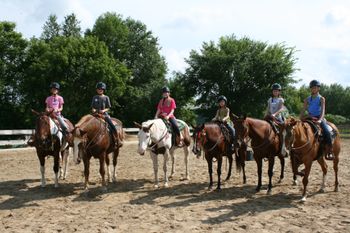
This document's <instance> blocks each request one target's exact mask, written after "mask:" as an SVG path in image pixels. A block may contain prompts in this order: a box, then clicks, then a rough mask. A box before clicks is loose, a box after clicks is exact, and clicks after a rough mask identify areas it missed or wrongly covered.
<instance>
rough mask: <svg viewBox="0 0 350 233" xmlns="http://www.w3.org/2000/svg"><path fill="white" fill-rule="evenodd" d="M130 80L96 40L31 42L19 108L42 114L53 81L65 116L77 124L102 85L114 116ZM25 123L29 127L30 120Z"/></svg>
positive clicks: (61, 39) (92, 38)
mask: <svg viewBox="0 0 350 233" xmlns="http://www.w3.org/2000/svg"><path fill="white" fill-rule="evenodd" d="M129 77H130V73H129V71H128V70H127V68H126V67H125V66H124V65H123V64H122V63H120V62H118V61H116V60H115V59H114V58H113V57H112V56H111V55H110V53H109V52H108V49H107V47H106V46H105V44H104V43H103V42H100V41H99V40H98V39H97V38H96V37H92V36H87V37H85V38H80V37H56V38H54V39H53V40H52V41H50V42H48V43H47V42H44V41H42V40H38V39H32V40H31V42H30V46H29V48H28V53H27V57H26V76H25V77H24V79H23V80H22V82H21V87H22V89H21V93H22V95H23V103H22V104H23V105H25V106H26V109H27V110H29V109H30V108H35V109H37V110H43V109H44V107H45V104H44V101H45V97H46V96H48V95H49V85H50V83H51V82H53V81H56V82H59V83H60V84H61V94H62V96H63V97H64V99H65V103H66V104H65V105H64V110H63V114H64V116H66V117H67V118H69V119H71V120H72V122H77V120H79V119H80V117H82V116H83V115H85V114H88V113H89V112H90V111H91V108H90V105H91V99H92V96H93V95H95V94H96V91H95V85H96V83H97V82H98V81H103V82H105V83H106V84H107V88H108V90H107V94H108V95H109V96H110V98H111V101H112V104H113V106H114V107H113V108H112V109H111V111H112V114H113V112H114V113H115V112H116V106H118V101H117V100H118V98H120V96H121V95H123V93H124V91H125V83H126V81H127V80H128V78H129ZM33 90H35V91H33ZM26 120H27V124H30V123H31V120H32V118H27V119H26Z"/></svg>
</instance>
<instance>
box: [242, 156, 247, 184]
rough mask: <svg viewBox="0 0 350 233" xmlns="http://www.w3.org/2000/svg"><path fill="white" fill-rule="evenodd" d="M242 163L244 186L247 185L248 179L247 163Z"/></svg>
mask: <svg viewBox="0 0 350 233" xmlns="http://www.w3.org/2000/svg"><path fill="white" fill-rule="evenodd" d="M241 163H242V172H243V184H246V183H247V177H246V175H245V161H241Z"/></svg>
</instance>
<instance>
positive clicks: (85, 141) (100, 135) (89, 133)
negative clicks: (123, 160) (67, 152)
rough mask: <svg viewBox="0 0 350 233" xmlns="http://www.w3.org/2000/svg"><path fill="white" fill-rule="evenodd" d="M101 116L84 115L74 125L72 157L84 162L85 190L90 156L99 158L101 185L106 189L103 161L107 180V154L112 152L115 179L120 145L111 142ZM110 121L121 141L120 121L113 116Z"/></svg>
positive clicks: (122, 131)
mask: <svg viewBox="0 0 350 233" xmlns="http://www.w3.org/2000/svg"><path fill="white" fill-rule="evenodd" d="M101 117H103V116H101V115H85V116H83V117H82V118H81V119H80V121H79V122H78V123H77V124H76V125H75V128H74V130H73V137H74V147H73V154H74V157H73V159H74V161H75V163H76V164H79V163H80V161H81V159H82V160H83V162H84V176H85V183H84V188H85V190H87V189H88V187H89V169H90V159H91V157H94V158H96V159H99V161H100V174H101V177H102V187H103V189H104V190H106V189H107V186H106V185H107V183H106V181H105V163H106V164H107V176H108V179H107V181H110V168H109V156H108V154H109V153H113V181H114V182H115V181H116V166H117V158H118V155H119V148H120V147H116V146H115V143H114V142H113V140H112V138H111V135H110V132H109V130H108V126H107V123H106V122H105V121H104V120H103V119H102V118H101ZM112 121H113V123H114V124H115V126H116V128H117V130H118V137H119V141H120V142H122V141H123V140H124V130H123V126H122V123H121V122H120V121H119V120H117V119H115V118H112Z"/></svg>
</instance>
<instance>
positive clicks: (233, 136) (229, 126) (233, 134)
mask: <svg viewBox="0 0 350 233" xmlns="http://www.w3.org/2000/svg"><path fill="white" fill-rule="evenodd" d="M225 125H226V127H227V128H228V130H229V131H230V135H231V140H232V141H234V139H235V136H236V131H235V129H234V128H233V127H232V126H231V125H229V124H227V123H226V124H225Z"/></svg>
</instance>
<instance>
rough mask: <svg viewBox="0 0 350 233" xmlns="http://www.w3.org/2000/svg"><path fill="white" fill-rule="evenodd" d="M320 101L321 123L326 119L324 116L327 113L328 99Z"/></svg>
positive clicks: (322, 98)
mask: <svg viewBox="0 0 350 233" xmlns="http://www.w3.org/2000/svg"><path fill="white" fill-rule="evenodd" d="M320 101H321V116H320V119H319V121H322V120H323V119H324V115H325V112H326V99H325V98H324V97H323V96H322V97H321V100H320Z"/></svg>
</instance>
